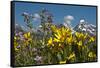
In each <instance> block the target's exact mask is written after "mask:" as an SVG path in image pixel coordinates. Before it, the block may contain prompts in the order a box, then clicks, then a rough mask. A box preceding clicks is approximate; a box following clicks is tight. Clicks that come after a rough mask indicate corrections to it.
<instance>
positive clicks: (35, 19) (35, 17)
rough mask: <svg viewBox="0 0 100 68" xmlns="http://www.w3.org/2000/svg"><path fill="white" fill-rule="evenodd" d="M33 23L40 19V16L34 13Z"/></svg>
mask: <svg viewBox="0 0 100 68" xmlns="http://www.w3.org/2000/svg"><path fill="white" fill-rule="evenodd" d="M33 17H34V18H33V21H37V20H39V19H40V15H39V14H38V13H35V14H34V15H33Z"/></svg>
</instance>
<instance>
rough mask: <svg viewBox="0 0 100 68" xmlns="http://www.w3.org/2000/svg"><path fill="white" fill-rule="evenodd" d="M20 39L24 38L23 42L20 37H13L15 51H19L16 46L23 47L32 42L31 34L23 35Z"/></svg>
mask: <svg viewBox="0 0 100 68" xmlns="http://www.w3.org/2000/svg"><path fill="white" fill-rule="evenodd" d="M22 37H23V38H24V39H23V40H21V37H20V36H14V48H15V51H18V50H19V48H18V46H19V45H20V43H23V45H24V47H25V46H28V45H29V44H30V43H31V42H32V38H31V33H30V32H27V33H24V34H23V35H22Z"/></svg>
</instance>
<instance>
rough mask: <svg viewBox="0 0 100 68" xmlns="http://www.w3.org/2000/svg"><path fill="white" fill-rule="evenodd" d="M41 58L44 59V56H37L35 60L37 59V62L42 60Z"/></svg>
mask: <svg viewBox="0 0 100 68" xmlns="http://www.w3.org/2000/svg"><path fill="white" fill-rule="evenodd" d="M41 59H42V57H41V56H36V57H35V58H34V60H35V61H37V62H40V61H41Z"/></svg>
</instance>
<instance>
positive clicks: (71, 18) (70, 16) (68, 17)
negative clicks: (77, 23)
mask: <svg viewBox="0 0 100 68" xmlns="http://www.w3.org/2000/svg"><path fill="white" fill-rule="evenodd" d="M73 19H74V17H73V16H72V15H67V16H65V17H64V20H69V21H71V20H73Z"/></svg>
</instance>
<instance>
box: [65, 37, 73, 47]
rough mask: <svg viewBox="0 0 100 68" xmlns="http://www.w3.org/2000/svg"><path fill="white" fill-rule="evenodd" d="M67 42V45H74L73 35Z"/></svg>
mask: <svg viewBox="0 0 100 68" xmlns="http://www.w3.org/2000/svg"><path fill="white" fill-rule="evenodd" d="M66 42H67V44H69V45H71V44H72V42H73V37H72V35H71V36H70V37H68V38H67V39H66Z"/></svg>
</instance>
